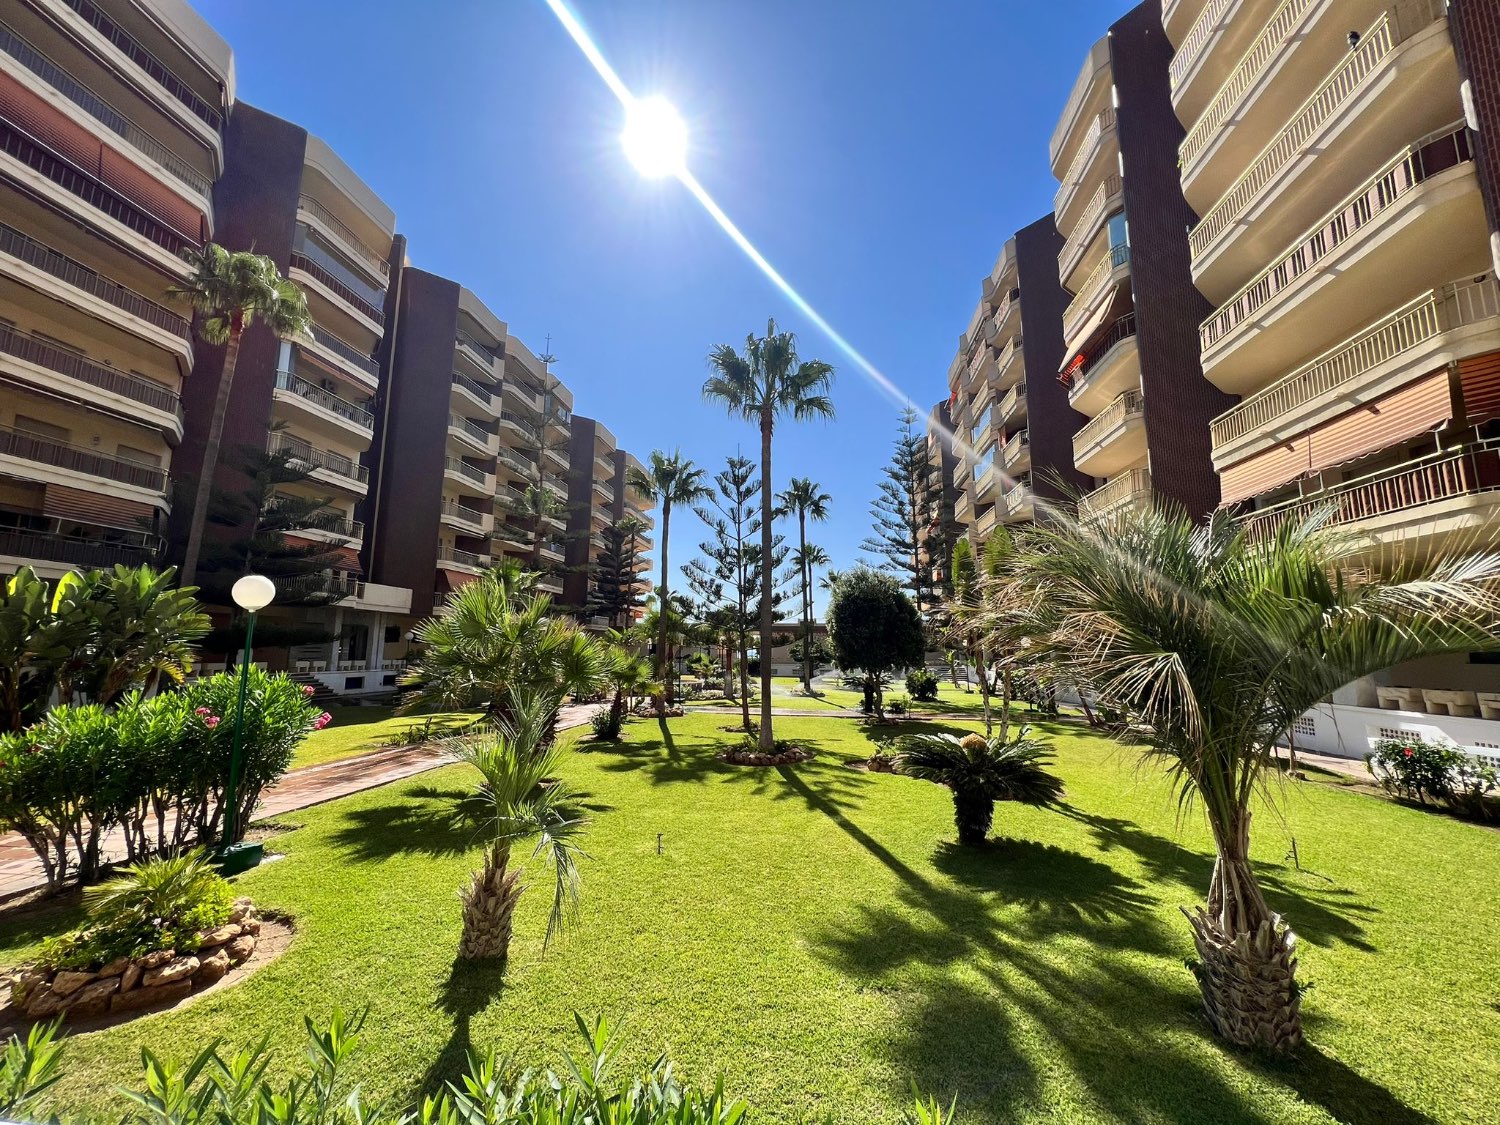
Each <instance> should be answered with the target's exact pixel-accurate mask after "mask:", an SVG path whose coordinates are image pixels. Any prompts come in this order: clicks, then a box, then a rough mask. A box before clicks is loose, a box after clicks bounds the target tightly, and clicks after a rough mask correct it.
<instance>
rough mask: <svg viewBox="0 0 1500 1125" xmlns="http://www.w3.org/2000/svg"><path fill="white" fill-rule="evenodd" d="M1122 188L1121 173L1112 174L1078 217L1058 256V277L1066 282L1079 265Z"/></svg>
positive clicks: (1106, 177)
mask: <svg viewBox="0 0 1500 1125" xmlns="http://www.w3.org/2000/svg"><path fill="white" fill-rule="evenodd" d="M1122 186H1123V184H1122V182H1121V180H1120V173H1118V172H1111V173H1110V174H1109V175H1107V176H1105V177H1104V182H1103V183H1101V184H1100V185H1099V187H1098V188H1097V189H1096V190H1095V191H1094V194H1093V196H1091V197H1090V199H1089V201H1088V205H1087V206H1086V207H1084V209H1083V214H1082V215H1080V216H1079V217H1078V223H1077V225H1076V226H1074V227H1073V233H1072V234H1070V235H1068V241H1066V242H1064V243H1063V248H1062V250H1061V251H1059V252H1058V255H1057V275H1058V276H1059V277H1060V278H1062V279H1063V280H1064V281H1066V280H1067V277H1068V274H1070V273H1072V272H1073V267H1074V266H1076V265H1077V264H1078V255H1080V254H1082V253H1083V251H1084V249H1085V248H1086V247H1087V246H1088V244H1089V243H1090V242H1092V241H1093V238H1094V235H1095V234H1097V233H1098V232H1099V222H1100V220H1101V219H1103V218H1104V210H1105V207H1106V206H1107V205H1108V204H1109V201H1110V200H1111V199H1113V198H1114V197H1115V196H1117V195H1119V194H1120V191H1121V188H1122Z"/></svg>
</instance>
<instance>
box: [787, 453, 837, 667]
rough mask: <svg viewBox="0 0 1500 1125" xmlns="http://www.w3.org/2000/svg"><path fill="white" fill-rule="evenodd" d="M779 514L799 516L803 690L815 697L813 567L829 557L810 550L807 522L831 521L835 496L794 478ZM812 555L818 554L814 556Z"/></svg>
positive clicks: (807, 480)
mask: <svg viewBox="0 0 1500 1125" xmlns="http://www.w3.org/2000/svg"><path fill="white" fill-rule="evenodd" d="M776 499H777V501H778V502H779V503H780V506H781V507H780V511H781V512H782V513H784V514H786V515H794V516H796V517H797V551H796V554H795V556H794V558H793V562H794V563H795V564H796V566H797V573H798V575H799V576H800V577H801V584H802V690H803V691H805V692H807V693H808V694H809V695H811V694H812V666H813V661H812V583H813V567H814V566H818V565H827V563H828V561H829V560H828V555H827V553H826V552H824V551H822V549H821V548H818V547H812V548H809V546H808V542H807V521H808V520H814V521H817V522H819V523H821V522H822V521H824V520H826V519H827V518H828V505H829V504H830V503H831V502H832V501H833V497H832V496H830V495H828V493H826V492H824V491H823V490H822V489H821V488H819V487H818V485H817V484H816V483H815V482H814V481H813V480H812V479H811V478H810V477H793V478H792V482H791V484H789V485H787V487H786V490H785V491H784V492H782V493H781V494H780V495H779V496H777V498H776ZM811 552H817V554H816V555H814V554H813V553H811Z"/></svg>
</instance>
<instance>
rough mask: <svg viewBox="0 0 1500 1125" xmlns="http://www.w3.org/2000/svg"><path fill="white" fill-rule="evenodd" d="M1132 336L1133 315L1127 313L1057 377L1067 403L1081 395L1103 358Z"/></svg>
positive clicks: (1133, 332)
mask: <svg viewBox="0 0 1500 1125" xmlns="http://www.w3.org/2000/svg"><path fill="white" fill-rule="evenodd" d="M1134 335H1135V313H1133V312H1128V313H1126V314H1125V315H1124V316H1122V317H1121V318H1120V319H1119V320H1117V321H1115V322H1114V324H1112V325H1110V328H1109V331H1108V332H1106V333H1105V334H1104V335H1103V336H1101V337H1100V338H1099V339H1098V340H1097V341H1096V342H1095V344H1094V347H1093V350H1092V351H1089V352H1084V353H1080V354H1079V356H1078V358H1077V359H1076V360H1075V361H1074V363H1073V366H1072V367H1070V368H1067V369H1066V370H1064V371H1063V372H1062V373H1061V374H1060V375H1058V377H1057V379H1058V382H1060V383H1061V384H1062V385H1063V386H1065V387H1067V388H1068V401H1070V402H1071V401H1073V400H1074V399H1076V398H1077V397H1078V396H1079V395H1081V394H1082V393H1083V389H1084V387H1086V386H1087V385H1088V378H1089V374H1090V372H1092V371H1093V370H1094V369H1095V368H1097V367H1098V366H1099V364H1100V363H1101V362H1102V361H1103V360H1104V357H1105V356H1107V355H1109V354H1110V352H1112V351H1114V349H1115V346H1116V345H1118V344H1120V343H1123V342H1124V341H1126V340H1128V339H1130V338H1131V337H1132V336H1134Z"/></svg>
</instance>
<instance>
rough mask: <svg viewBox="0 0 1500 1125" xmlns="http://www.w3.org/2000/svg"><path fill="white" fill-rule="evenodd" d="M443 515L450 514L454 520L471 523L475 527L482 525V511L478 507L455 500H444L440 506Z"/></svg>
mask: <svg viewBox="0 0 1500 1125" xmlns="http://www.w3.org/2000/svg"><path fill="white" fill-rule="evenodd" d="M442 511H443V515H445V516H451V517H452V518H453V519H456V520H463V521H464V522H465V523H468V524H473V525H474V526H476V527H483V526H484V513H483V512H481V511H480V510H479V509H478V508H471V507H469V506H468V505H467V504H460V503H459V502H458V501H457V500H444V501H443V506H442Z"/></svg>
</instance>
